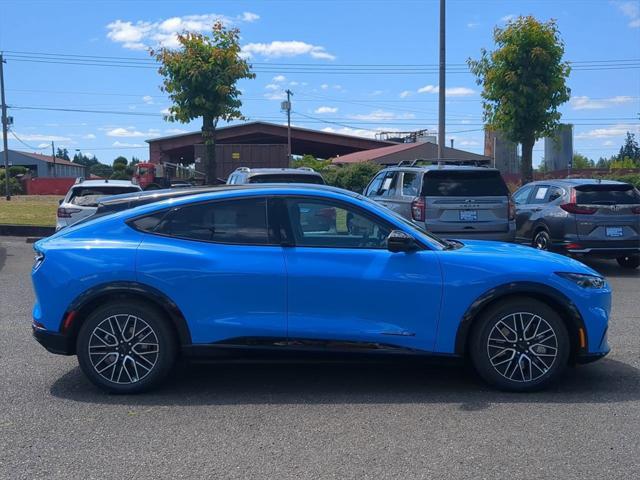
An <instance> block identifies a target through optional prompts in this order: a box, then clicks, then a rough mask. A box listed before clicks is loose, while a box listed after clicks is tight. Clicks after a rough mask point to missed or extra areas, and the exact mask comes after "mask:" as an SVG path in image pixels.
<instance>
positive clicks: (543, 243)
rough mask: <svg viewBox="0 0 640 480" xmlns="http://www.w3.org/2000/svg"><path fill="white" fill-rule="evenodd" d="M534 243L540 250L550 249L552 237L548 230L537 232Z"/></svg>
mask: <svg viewBox="0 0 640 480" xmlns="http://www.w3.org/2000/svg"><path fill="white" fill-rule="evenodd" d="M532 245H533V247H534V248H537V249H538V250H549V249H550V248H551V238H550V237H549V234H548V233H547V231H546V230H540V231H539V232H536V234H535V235H534V237H533V242H532Z"/></svg>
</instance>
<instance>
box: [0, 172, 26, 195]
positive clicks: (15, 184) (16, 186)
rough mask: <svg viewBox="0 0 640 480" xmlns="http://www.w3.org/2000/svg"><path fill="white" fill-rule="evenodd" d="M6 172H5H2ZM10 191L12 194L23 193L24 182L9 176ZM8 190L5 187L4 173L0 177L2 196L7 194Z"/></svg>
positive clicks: (0, 193)
mask: <svg viewBox="0 0 640 480" xmlns="http://www.w3.org/2000/svg"><path fill="white" fill-rule="evenodd" d="M2 173H4V172H2ZM9 192H10V194H11V195H20V194H21V193H22V184H21V183H20V182H19V181H18V180H17V179H15V178H9ZM6 194H7V190H6V188H5V181H4V174H3V175H2V178H1V179H0V196H3V197H4V196H5V195H6Z"/></svg>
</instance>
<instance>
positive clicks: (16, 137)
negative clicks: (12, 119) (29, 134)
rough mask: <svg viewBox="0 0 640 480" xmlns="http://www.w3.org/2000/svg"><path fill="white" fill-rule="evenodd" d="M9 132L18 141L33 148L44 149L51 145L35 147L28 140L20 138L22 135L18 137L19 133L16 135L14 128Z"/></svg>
mask: <svg viewBox="0 0 640 480" xmlns="http://www.w3.org/2000/svg"><path fill="white" fill-rule="evenodd" d="M9 133H10V134H11V135H12V136H13V137H14V138H15V139H16V140H17V141H18V142H20V143H21V144H22V145H24V146H25V147H27V148H30V149H31V150H44V149H45V148H49V145H47V146H46V147H34V146H33V145H29V144H28V143H26V142H23V141H22V139H20V137H18V135H16V132H14V131H13V130H11V129H10V130H9Z"/></svg>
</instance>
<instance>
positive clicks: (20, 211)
mask: <svg viewBox="0 0 640 480" xmlns="http://www.w3.org/2000/svg"><path fill="white" fill-rule="evenodd" d="M61 198H63V197H62V196H60V195H16V196H15V197H11V201H9V202H7V200H6V199H5V198H4V197H2V198H0V224H11V225H37V226H40V227H53V226H55V224H56V210H57V208H58V200H60V199H61Z"/></svg>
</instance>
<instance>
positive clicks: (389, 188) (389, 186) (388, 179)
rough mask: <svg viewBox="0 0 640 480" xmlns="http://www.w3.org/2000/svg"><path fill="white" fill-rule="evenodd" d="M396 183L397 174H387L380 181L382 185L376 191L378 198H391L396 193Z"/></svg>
mask: <svg viewBox="0 0 640 480" xmlns="http://www.w3.org/2000/svg"><path fill="white" fill-rule="evenodd" d="M397 183H398V172H388V173H387V174H386V176H385V177H384V180H383V181H382V185H381V186H380V189H379V190H378V196H380V197H391V196H393V195H395V193H396V185H397Z"/></svg>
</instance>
